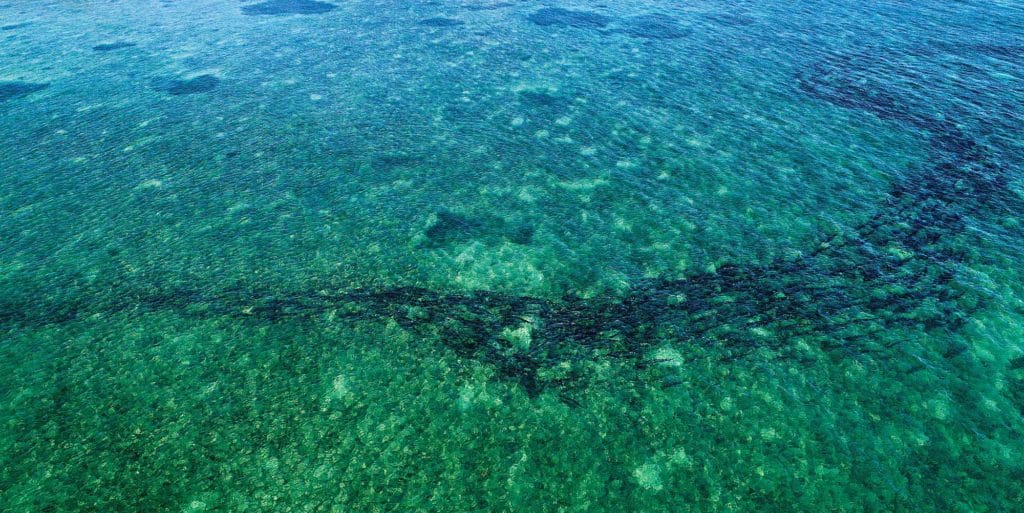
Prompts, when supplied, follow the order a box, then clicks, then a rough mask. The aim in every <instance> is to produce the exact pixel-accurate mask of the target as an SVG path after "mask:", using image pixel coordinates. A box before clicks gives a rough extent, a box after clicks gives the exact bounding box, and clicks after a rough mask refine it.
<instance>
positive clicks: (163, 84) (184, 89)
mask: <svg viewBox="0 0 1024 513" xmlns="http://www.w3.org/2000/svg"><path fill="white" fill-rule="evenodd" d="M218 85H220V79H219V78H217V77H215V76H213V75H199V76H197V77H193V78H189V79H172V80H161V81H158V83H157V84H156V85H155V88H156V89H157V90H159V91H163V92H165V93H167V94H169V95H172V96H183V95H189V94H201V93H208V92H210V91H213V90H214V89H216V88H217V86H218Z"/></svg>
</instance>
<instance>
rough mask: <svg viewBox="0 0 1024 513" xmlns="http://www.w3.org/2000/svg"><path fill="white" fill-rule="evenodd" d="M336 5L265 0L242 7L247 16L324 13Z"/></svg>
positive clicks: (309, 1) (293, 0)
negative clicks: (264, 0)
mask: <svg viewBox="0 0 1024 513" xmlns="http://www.w3.org/2000/svg"><path fill="white" fill-rule="evenodd" d="M337 7H338V6H336V5H334V4H329V3H327V2H320V1H317V0H267V1H266V2H260V3H258V4H252V5H246V6H244V7H242V14H245V15H248V16H261V15H265V16H279V15H287V14H324V13H327V12H330V11H333V10H334V9H337Z"/></svg>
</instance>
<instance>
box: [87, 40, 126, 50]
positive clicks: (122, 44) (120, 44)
mask: <svg viewBox="0 0 1024 513" xmlns="http://www.w3.org/2000/svg"><path fill="white" fill-rule="evenodd" d="M133 46H135V43H129V42H127V41H117V42H114V43H102V44H98V45H96V46H94V47H92V49H93V50H95V51H97V52H112V51H114V50H121V49H123V48H131V47H133Z"/></svg>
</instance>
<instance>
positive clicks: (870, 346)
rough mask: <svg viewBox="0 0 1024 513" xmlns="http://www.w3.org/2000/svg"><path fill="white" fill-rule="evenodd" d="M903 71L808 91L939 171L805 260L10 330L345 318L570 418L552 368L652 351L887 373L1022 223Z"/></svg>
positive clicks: (147, 299)
mask: <svg viewBox="0 0 1024 513" xmlns="http://www.w3.org/2000/svg"><path fill="white" fill-rule="evenodd" d="M932 51H938V50H934V49H933V50H932ZM968 51H978V50H977V49H974V50H971V49H968ZM980 51H986V49H984V48H983V49H981V50H980ZM1012 55H1014V56H1017V57H1019V55H1018V54H1012ZM901 57H903V56H900V55H895V56H893V55H882V56H878V55H873V54H871V53H870V52H864V53H860V54H851V55H835V56H832V57H829V58H827V59H825V60H823V61H821V62H820V63H819V64H817V65H816V66H814V67H812V68H810V69H809V70H808V72H807V73H805V74H802V75H801V76H800V77H798V83H799V89H800V90H801V91H803V92H804V93H805V94H807V95H808V96H809V97H811V98H813V99H816V100H822V101H827V102H829V103H832V104H834V105H836V106H839V107H843V108H853V109H860V110H864V111H866V112H870V113H872V114H875V115H877V116H879V117H881V118H883V119H887V120H891V121H893V122H896V123H901V124H905V125H907V126H910V127H913V128H916V129H920V130H923V131H925V132H926V133H927V134H929V135H928V137H929V144H930V146H931V150H932V151H931V158H930V160H929V161H928V162H927V163H924V164H922V165H921V166H920V169H916V170H912V171H911V172H909V173H907V174H906V175H905V177H904V178H903V180H902V181H900V182H899V183H896V184H895V185H894V186H893V188H892V190H891V191H890V193H889V196H888V199H887V201H885V203H884V204H883V205H882V207H881V208H880V209H879V210H878V211H877V212H876V213H875V214H874V215H872V216H871V217H870V219H868V220H867V221H865V222H864V223H862V224H860V225H859V226H856V227H854V228H852V229H849V230H844V231H842V232H838V233H834V234H828V235H825V236H823V237H822V240H821V242H820V244H819V245H818V246H817V247H812V248H808V249H807V250H806V251H805V252H804V253H803V254H802V255H801V256H799V257H796V258H788V259H777V260H775V261H773V262H771V263H769V264H766V265H740V264H726V265H722V266H719V267H718V268H717V269H715V270H714V271H713V272H701V273H695V274H691V275H689V276H687V277H685V278H683V279H647V280H643V281H640V282H638V283H634V284H633V285H632V287H631V288H630V289H629V291H628V292H627V293H625V294H623V295H621V296H616V297H611V296H603V297H596V298H579V297H565V298H559V299H545V298H539V297H530V296H516V295H510V294H502V293H495V292H484V291H479V292H467V293H464V294H456V293H444V292H436V291H432V290H428V289H424V288H416V287H399V288H393V289H354V290H348V291H339V292H325V291H289V292H282V291H276V290H253V289H250V288H246V287H238V288H236V289H235V290H227V291H222V292H220V293H210V292H208V291H205V290H204V289H200V288H195V289H172V290H162V291H159V292H157V293H154V292H153V291H143V292H139V291H118V292H117V293H116V294H114V295H112V296H110V295H107V296H103V297H95V298H88V297H80V298H77V299H76V300H75V302H73V303H66V304H47V305H41V304H31V303H16V304H11V303H7V304H3V305H2V307H0V319H2V320H3V321H4V322H5V323H18V324H31V325H41V324H48V323H54V322H62V321H67V320H72V319H77V318H82V317H86V316H89V315H93V314H113V313H123V312H132V313H133V312H144V311H154V310H160V309H174V310H177V311H181V312H185V313H188V314H190V315H197V316H203V315H216V316H225V315H226V316H244V317H247V318H253V319H257V320H264V321H268V322H273V321H275V320H278V319H282V318H286V317H309V316H319V315H323V314H326V313H333V314H334V315H336V316H337V317H338V318H339V319H359V320H367V319H369V320H374V319H394V320H395V321H396V322H398V323H399V324H400V325H402V326H403V327H404V328H406V329H408V330H411V331H414V332H418V333H422V334H434V335H439V336H438V337H437V338H438V340H440V341H442V343H443V344H444V345H445V346H446V347H448V348H449V349H450V350H452V351H453V352H455V353H456V354H458V355H459V356H460V357H462V358H468V359H472V360H476V361H480V362H484V363H486V364H489V365H493V366H494V367H495V368H496V369H497V371H498V374H499V375H500V376H502V377H503V378H505V379H508V380H511V381H513V382H516V383H518V384H520V385H521V386H522V387H523V388H524V390H525V391H526V392H527V393H528V394H529V395H530V396H531V397H533V396H536V395H538V394H539V393H541V392H542V391H544V390H546V389H548V388H552V387H554V388H556V389H557V392H558V393H559V394H560V396H561V397H562V398H563V400H565V401H566V402H568V403H570V404H575V400H574V399H572V396H571V391H572V389H573V388H574V386H576V385H577V383H578V382H579V380H580V378H582V377H583V376H579V375H575V374H572V373H570V374H569V375H565V374H564V373H561V374H560V373H550V372H543V371H544V370H545V369H550V368H552V367H554V366H557V365H559V364H561V363H563V362H578V361H581V360H592V359H598V358H602V357H610V358H622V359H628V360H630V361H633V362H634V363H635V364H636V365H637V366H638V367H644V366H647V365H649V364H650V363H651V361H650V360H649V358H650V354H649V353H650V350H651V349H652V348H654V347H657V346H658V345H661V344H664V343H670V344H697V345H700V346H704V347H709V348H712V349H714V350H715V351H716V352H717V354H719V358H720V359H721V360H723V361H729V360H732V359H736V358H742V357H744V356H746V355H748V354H750V353H752V352H755V351H759V352H763V351H768V352H769V354H770V355H771V356H770V358H793V359H801V358H809V357H811V356H809V354H808V353H807V352H805V351H802V350H801V349H799V344H797V342H801V343H805V344H811V345H813V346H816V347H818V348H820V349H823V350H826V351H828V352H832V353H836V354H840V355H844V356H849V357H855V356H857V355H860V354H864V353H870V354H871V355H872V357H874V358H878V357H881V356H883V354H882V353H884V352H885V351H886V350H888V349H890V347H891V344H893V343H892V342H890V343H887V344H889V345H888V346H880V345H879V342H877V341H876V340H875V337H872V335H874V334H877V333H879V332H881V331H883V330H889V329H893V328H911V329H920V330H924V331H933V330H936V331H944V332H953V331H956V330H958V329H960V328H961V327H962V326H963V325H964V324H965V322H966V321H967V320H968V319H969V318H970V316H971V315H972V314H973V313H975V312H976V311H977V310H978V309H980V308H983V307H984V304H985V299H986V298H985V295H984V292H982V291H979V290H977V289H976V288H974V287H972V286H971V285H970V284H969V283H966V282H965V280H967V278H965V277H964V276H962V272H961V271H962V269H963V267H964V264H965V263H969V261H970V258H971V255H970V250H969V249H968V248H970V247H971V243H970V238H971V237H972V235H971V234H970V233H968V231H967V223H968V219H970V220H972V221H976V222H978V221H980V222H989V221H991V220H998V219H1000V218H1002V217H1003V216H1007V215H1016V214H1019V213H1020V212H1022V211H1024V209H1022V206H1024V205H1022V201H1021V198H1020V197H1018V196H1016V195H1015V194H1014V193H1013V192H1012V191H1011V190H1010V188H1009V187H1008V185H1009V183H1010V182H1011V179H1012V178H1011V174H1010V164H1008V163H1006V162H1004V161H1003V160H1001V155H1000V154H999V153H998V151H996V149H994V148H992V147H991V146H990V145H988V144H986V142H983V141H980V140H977V139H975V138H974V137H973V136H972V135H970V134H968V133H967V132H966V131H965V130H964V129H961V128H960V127H959V126H958V125H957V124H956V122H955V121H954V119H955V118H952V117H945V118H944V119H939V118H938V117H936V115H935V114H932V113H927V112H924V111H923V109H922V108H921V106H920V105H917V104H914V103H913V102H910V101H905V100H903V97H902V96H901V94H900V91H890V90H887V89H886V88H885V86H884V84H883V83H882V82H881V81H878V82H871V81H867V82H865V81H864V80H863V77H864V76H872V75H874V74H879V73H883V74H891V73H892V72H894V70H895V69H898V68H899V67H900V60H899V59H900V58H901ZM1011 64H1013V65H1016V66H1020V65H1021V62H1019V59H1017V60H1015V61H1012V62H1011ZM963 94H964V95H970V94H974V92H972V91H964V92H963ZM941 114H943V115H947V116H950V115H952V114H955V113H954V112H941ZM965 349H967V348H966V346H964V345H962V343H957V345H954V346H950V347H946V348H939V349H938V351H939V352H941V353H942V354H944V355H945V356H947V357H950V358H952V357H955V356H957V355H958V354H960V353H962V352H963V351H964V350H965ZM573 368H574V369H577V371H574V372H578V369H580V368H581V367H580V366H574V367H573ZM549 376H555V377H549ZM664 386H673V382H666V383H665V384H664Z"/></svg>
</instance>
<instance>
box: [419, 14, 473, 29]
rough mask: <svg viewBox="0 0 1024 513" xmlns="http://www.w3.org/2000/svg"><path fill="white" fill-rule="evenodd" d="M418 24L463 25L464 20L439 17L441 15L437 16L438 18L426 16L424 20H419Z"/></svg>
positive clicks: (431, 25) (435, 25)
mask: <svg viewBox="0 0 1024 513" xmlns="http://www.w3.org/2000/svg"><path fill="white" fill-rule="evenodd" d="M419 24H420V25H422V26H424V27H436V28H449V27H458V26H460V25H465V24H466V22H464V21H462V20H457V19H455V18H441V17H439V18H427V19H425V20H420V22H419Z"/></svg>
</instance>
